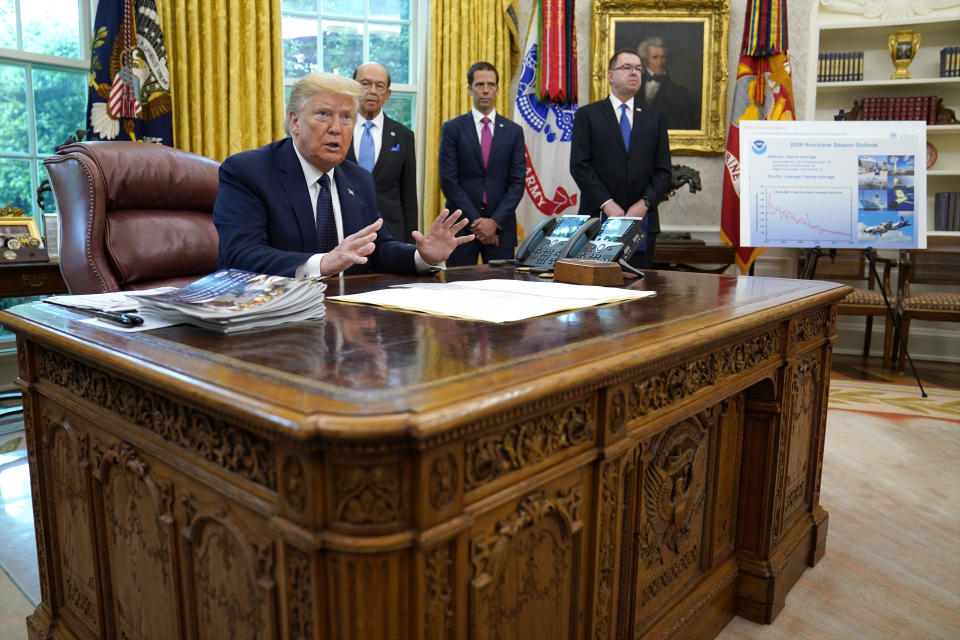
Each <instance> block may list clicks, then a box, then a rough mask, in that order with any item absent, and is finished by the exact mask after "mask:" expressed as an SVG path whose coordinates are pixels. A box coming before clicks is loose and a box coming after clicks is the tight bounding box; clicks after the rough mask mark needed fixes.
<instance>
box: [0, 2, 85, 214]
mask: <svg viewBox="0 0 960 640" xmlns="http://www.w3.org/2000/svg"><path fill="white" fill-rule="evenodd" d="M90 15H91V6H90V0H0V206H5V205H6V204H7V203H12V204H13V206H15V207H19V208H21V209H23V210H24V212H26V213H27V214H33V215H34V217H35V218H37V219H38V222H39V218H40V215H39V214H40V213H41V209H40V207H39V206H38V204H37V198H36V194H37V187H38V186H39V184H40V182H41V181H43V179H44V178H46V170H45V169H44V167H43V159H44V158H46V157H47V156H50V155H52V154H53V152H54V150H55V149H56V147H57V146H58V145H60V144H62V143H63V142H64V141H65V140H66V139H67V138H69V137H71V136H73V135H75V134H76V132H77V130H78V129H80V130H82V129H86V108H87V76H88V73H89V69H90V35H89V34H90ZM43 209H44V210H46V211H53V210H54V205H53V198H52V197H50V196H47V197H46V198H45V201H44V207H43Z"/></svg>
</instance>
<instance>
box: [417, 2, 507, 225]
mask: <svg viewBox="0 0 960 640" xmlns="http://www.w3.org/2000/svg"><path fill="white" fill-rule="evenodd" d="M516 15H517V2H516V0H499V2H496V3H493V2H490V0H433V1H432V2H431V3H430V53H429V59H428V61H427V87H428V91H427V94H426V99H427V127H426V136H427V137H426V141H425V143H426V144H425V146H424V149H425V151H424V153H425V155H426V158H425V160H424V181H423V191H424V193H423V228H426V227H428V226H429V225H430V223H431V222H432V221H433V219H434V218H435V217H437V214H438V213H440V209H441V208H442V207H443V203H444V200H445V199H444V197H443V194H442V193H441V191H440V179H439V176H438V175H437V155H438V153H439V151H440V127H441V125H443V123H444V122H445V121H446V120H449V119H450V118H452V117H454V116H457V115H460V114H461V113H466V112H467V111H469V110H470V107H471V106H473V103H472V102H471V100H470V95H469V94H468V93H467V69H469V68H470V65H472V64H473V63H474V62H478V61H480V60H485V61H487V62H489V63H491V64H493V66H495V67H496V68H497V71H498V72H499V73H500V93H499V94H498V95H497V104H496V107H497V112H498V113H500V114H501V115H504V116H507V117H509V116H510V108H509V105H510V96H509V95H507V94H508V93H509V92H510V79H511V78H512V77H513V74H514V72H515V71H516V67H517V62H518V59H519V56H520V44H519V40H518V36H517V24H516Z"/></svg>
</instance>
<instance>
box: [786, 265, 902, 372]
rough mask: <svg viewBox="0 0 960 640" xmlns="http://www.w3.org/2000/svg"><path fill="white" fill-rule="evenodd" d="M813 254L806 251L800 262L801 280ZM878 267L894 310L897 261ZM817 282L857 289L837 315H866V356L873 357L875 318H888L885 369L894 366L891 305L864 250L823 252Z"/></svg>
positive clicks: (864, 341) (864, 340)
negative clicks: (892, 285) (892, 284)
mask: <svg viewBox="0 0 960 640" xmlns="http://www.w3.org/2000/svg"><path fill="white" fill-rule="evenodd" d="M809 256H810V251H809V250H808V249H803V250H801V251H800V256H799V262H798V264H797V277H798V278H800V277H803V275H804V273H805V272H806V268H807V261H808V260H809V259H810V257H809ZM876 262H877V268H878V269H880V268H882V269H883V271H882V275H881V276H880V280H881V282H882V283H883V288H884V290H885V291H886V292H887V299H888V300H889V301H890V306H891V308H893V307H894V305H895V304H896V297H895V292H894V291H893V290H892V289H891V288H890V269H891V268H892V266H893V265H894V263H895V262H896V261H895V260H887V259H886V258H880V257H878V258H876ZM813 277H814V278H816V279H817V280H829V281H837V280H839V281H841V282H843V283H844V284H849V285H851V286H853V288H854V289H853V291H852V292H851V293H850V294H848V295H847V297H846V298H844V299H843V301H842V302H841V303H840V305H839V306H838V307H837V313H838V314H840V315H848V316H866V325H867V326H866V328H865V329H864V336H863V357H864V358H866V357H867V356H869V355H870V338H871V337H872V335H873V318H874V317H876V316H880V317H881V318H886V322H885V323H884V326H885V330H884V336H883V366H884V367H888V366H890V365H891V362H890V359H891V352H892V348H893V326H892V325H891V323H890V320H889V318H888V317H887V306H886V305H885V304H884V302H883V295H882V294H881V293H880V288H879V286H878V285H879V283H878V282H877V281H876V280H877V279H876V278H875V277H874V275H873V272H872V270H871V269H870V265H869V264H868V263H867V259H866V256H865V255H864V252H863V251H859V250H855V249H846V250H844V249H838V250H837V252H836V256H835V257H834V258H832V259H831V257H830V256H829V255H828V254H827V253H826V252H822V253H821V254H820V258H819V259H818V260H817V265H816V270H815V272H814V275H813Z"/></svg>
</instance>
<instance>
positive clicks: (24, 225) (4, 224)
mask: <svg viewBox="0 0 960 640" xmlns="http://www.w3.org/2000/svg"><path fill="white" fill-rule="evenodd" d="M22 235H28V236H30V237H31V238H36V239H37V240H39V241H40V242H41V243H42V242H43V238H42V237H41V236H40V229H39V228H38V227H37V221H36V220H34V219H33V218H29V217H27V216H10V217H8V216H4V217H0V236H3V237H4V238H15V237H16V236H22Z"/></svg>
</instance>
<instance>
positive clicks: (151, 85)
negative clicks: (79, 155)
mask: <svg viewBox="0 0 960 640" xmlns="http://www.w3.org/2000/svg"><path fill="white" fill-rule="evenodd" d="M89 85H90V89H89V92H88V94H87V95H88V97H87V139H89V140H141V141H146V142H159V143H162V144H166V145H171V146H172V145H173V116H172V113H171V112H172V109H173V103H172V102H171V99H170V73H169V71H168V68H167V49H166V46H165V44H164V40H163V30H162V29H161V28H160V15H159V14H158V13H157V5H156V4H155V3H154V0H100V2H99V4H98V5H97V15H96V20H95V28H94V36H93V51H92V53H91V56H90V80H89Z"/></svg>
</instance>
